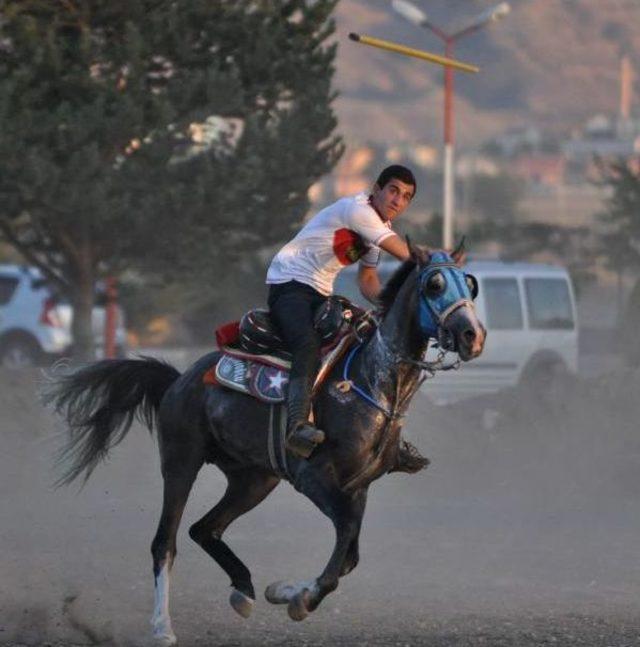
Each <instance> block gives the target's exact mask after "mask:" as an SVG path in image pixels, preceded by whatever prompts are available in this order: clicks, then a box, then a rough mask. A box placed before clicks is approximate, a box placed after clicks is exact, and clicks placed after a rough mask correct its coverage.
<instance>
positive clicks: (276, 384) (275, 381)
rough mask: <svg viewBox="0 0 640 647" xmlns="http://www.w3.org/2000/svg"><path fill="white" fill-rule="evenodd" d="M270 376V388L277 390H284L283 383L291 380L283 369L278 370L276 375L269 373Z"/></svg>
mask: <svg viewBox="0 0 640 647" xmlns="http://www.w3.org/2000/svg"><path fill="white" fill-rule="evenodd" d="M268 377H269V389H275V390H276V391H282V387H283V385H284V384H286V383H287V382H288V381H289V379H288V378H287V377H286V376H285V375H284V373H283V372H282V371H278V372H277V373H276V374H275V375H269V376H268Z"/></svg>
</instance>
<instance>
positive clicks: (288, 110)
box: [0, 0, 342, 355]
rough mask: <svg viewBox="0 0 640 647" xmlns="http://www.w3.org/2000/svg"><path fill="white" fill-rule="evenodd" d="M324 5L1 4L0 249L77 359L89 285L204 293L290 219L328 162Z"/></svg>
mask: <svg viewBox="0 0 640 647" xmlns="http://www.w3.org/2000/svg"><path fill="white" fill-rule="evenodd" d="M336 2H337V0H317V1H315V2H312V1H309V2H307V1H304V0H280V1H266V0H235V1H234V2H229V1H226V0H178V1H172V2H170V1H163V0H127V1H126V2H122V1H115V2H114V1H113V0H82V1H81V0H20V1H17V0H4V1H1V0H0V16H1V17H2V18H1V21H0V121H1V123H2V128H1V129H0V232H1V234H2V236H3V237H4V239H5V240H6V241H8V242H9V243H11V244H12V245H13V246H14V247H15V248H17V249H18V250H19V251H20V252H21V253H22V255H23V256H24V257H25V258H26V260H27V261H29V262H31V263H34V264H36V265H38V266H39V267H41V269H42V270H43V271H44V272H45V274H46V275H47V276H48V277H49V279H50V280H51V281H53V282H54V283H56V284H57V286H58V287H59V289H60V290H61V291H63V292H64V293H65V294H66V295H67V296H68V297H69V298H70V299H71V301H72V303H73V305H74V309H75V313H76V316H75V318H74V338H75V342H76V348H77V350H78V352H79V354H80V355H87V354H88V353H89V352H90V350H91V346H92V342H91V332H90V315H91V307H92V302H93V285H94V283H95V280H96V279H97V278H99V277H100V276H105V275H108V274H112V273H117V272H119V271H120V270H122V269H124V268H137V269H139V270H143V271H144V270H146V271H149V272H156V273H158V272H161V273H164V274H166V275H170V276H172V277H173V278H175V276H176V274H177V273H178V272H194V271H197V272H198V273H199V274H200V275H204V277H208V278H209V280H210V281H211V282H212V283H213V282H214V281H215V280H216V278H215V273H216V272H219V271H220V269H221V268H228V264H229V262H232V261H233V260H235V259H237V258H239V257H241V256H242V254H243V253H245V252H246V251H247V250H248V249H251V250H254V249H255V248H256V247H261V246H264V245H268V244H270V243H273V242H275V241H278V240H281V239H282V238H283V237H285V236H286V235H287V234H288V232H289V230H290V228H291V227H292V224H293V221H294V220H299V219H300V218H301V216H302V214H303V213H304V212H305V211H306V208H307V190H308V188H309V186H310V185H311V184H312V183H313V182H314V181H315V180H317V179H318V178H319V177H320V176H321V175H323V174H324V173H326V172H327V171H328V170H330V169H331V168H332V166H333V165H334V164H335V162H336V161H337V159H338V157H339V155H340V154H341V152H342V144H341V142H340V139H339V138H338V137H337V136H335V135H334V134H333V131H334V128H335V126H336V120H335V117H334V114H333V112H332V109H331V102H332V100H333V98H334V94H333V92H332V89H331V79H332V74H333V65H332V62H333V59H334V56H335V45H327V44H326V40H327V38H328V37H329V36H330V35H331V34H332V32H333V29H334V25H333V21H332V20H331V13H332V11H333V9H334V7H335V4H336ZM212 116H215V117H216V119H214V120H213V121H211V120H210V119H209V121H207V119H208V118H210V117H212ZM205 122H206V123H209V128H205V129H204V131H201V132H204V135H203V137H204V140H205V141H204V143H202V144H200V145H199V146H195V145H194V142H193V140H192V138H191V133H192V132H193V128H194V124H196V125H197V124H203V123H205ZM233 128H235V130H234V129H233Z"/></svg>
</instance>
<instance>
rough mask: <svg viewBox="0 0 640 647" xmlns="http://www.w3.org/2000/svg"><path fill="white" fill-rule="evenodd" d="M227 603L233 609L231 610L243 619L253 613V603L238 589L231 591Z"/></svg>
mask: <svg viewBox="0 0 640 647" xmlns="http://www.w3.org/2000/svg"><path fill="white" fill-rule="evenodd" d="M229 603H230V604H231V606H232V607H233V610H234V611H235V612H236V613H237V614H239V615H241V616H242V617H243V618H248V617H249V616H250V615H251V612H252V611H253V604H254V601H253V600H252V599H251V598H250V597H249V596H248V595H245V594H244V593H242V592H241V591H238V589H233V591H231V595H230V596H229Z"/></svg>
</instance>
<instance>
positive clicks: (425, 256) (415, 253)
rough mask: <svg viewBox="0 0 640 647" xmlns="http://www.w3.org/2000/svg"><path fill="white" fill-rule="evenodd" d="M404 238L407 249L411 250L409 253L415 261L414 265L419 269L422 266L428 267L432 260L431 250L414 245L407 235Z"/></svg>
mask: <svg viewBox="0 0 640 647" xmlns="http://www.w3.org/2000/svg"><path fill="white" fill-rule="evenodd" d="M404 238H405V240H406V241H407V247H408V248H409V253H410V254H411V260H412V261H414V263H415V264H416V265H418V266H419V267H421V266H422V265H426V264H427V263H428V262H429V259H430V258H431V254H430V253H429V249H428V248H426V247H420V246H418V245H414V244H413V243H412V242H411V240H410V239H409V236H408V235H405V237H404Z"/></svg>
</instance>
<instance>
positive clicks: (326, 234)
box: [267, 193, 394, 295]
mask: <svg viewBox="0 0 640 647" xmlns="http://www.w3.org/2000/svg"><path fill="white" fill-rule="evenodd" d="M393 235H394V233H393V231H391V224H390V223H389V222H384V221H383V220H382V218H381V217H380V216H379V215H378V213H377V212H376V210H375V209H374V208H373V207H372V206H371V205H370V204H369V198H368V197H367V195H365V194H364V193H359V194H358V195H355V196H351V197H348V198H342V199H340V200H338V201H337V202H334V203H333V204H331V205H329V206H328V207H326V208H325V209H322V211H320V212H318V213H317V214H316V215H315V216H314V217H313V218H311V220H309V221H308V222H307V223H306V224H305V226H304V227H303V228H302V229H301V230H300V231H299V232H298V235H297V236H296V237H295V238H294V239H293V240H291V241H289V242H288V243H287V244H286V245H285V246H284V247H283V248H282V249H281V250H280V251H279V252H278V254H277V255H276V256H275V257H274V259H273V260H272V261H271V265H270V266H269V270H268V271H267V283H286V282H287V281H292V280H293V281H300V282H301V283H306V284H307V285H310V286H311V287H313V288H315V289H316V290H317V291H318V292H320V293H321V294H324V295H330V294H331V293H332V291H333V282H334V280H335V278H336V275H337V274H338V272H339V271H340V270H341V269H342V268H343V267H344V266H346V265H351V264H353V263H355V262H356V261H357V260H360V262H361V263H362V264H364V265H367V266H370V267H375V266H376V265H377V264H378V257H379V256H380V248H379V245H380V243H381V242H382V241H383V240H384V239H385V238H388V237H389V236H393Z"/></svg>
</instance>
